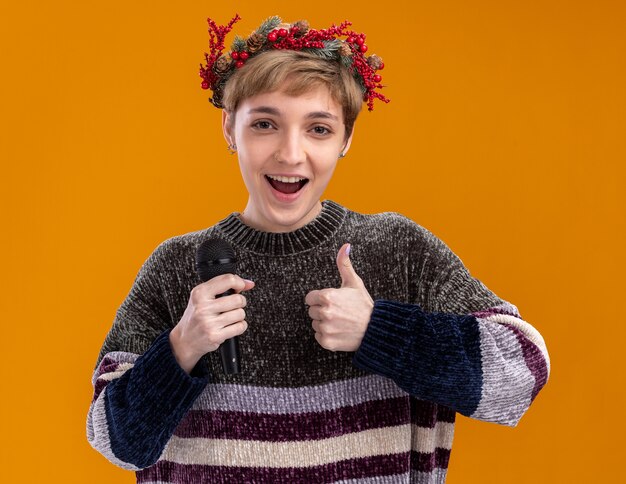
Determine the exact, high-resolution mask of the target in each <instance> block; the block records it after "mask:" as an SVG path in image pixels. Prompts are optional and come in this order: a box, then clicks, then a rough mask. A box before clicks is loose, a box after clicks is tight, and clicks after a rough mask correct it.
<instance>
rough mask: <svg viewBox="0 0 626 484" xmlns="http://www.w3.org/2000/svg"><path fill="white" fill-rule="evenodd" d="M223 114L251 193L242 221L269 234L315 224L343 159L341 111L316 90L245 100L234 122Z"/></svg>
mask: <svg viewBox="0 0 626 484" xmlns="http://www.w3.org/2000/svg"><path fill="white" fill-rule="evenodd" d="M232 121H233V120H232V118H231V117H230V115H229V114H228V112H227V111H223V116H222V127H223V130H224V137H225V138H226V141H227V143H228V144H231V143H234V144H236V145H237V154H238V157H239V167H240V169H241V175H242V177H243V181H244V184H245V185H246V188H247V189H248V193H249V197H248V204H247V206H246V208H245V210H244V211H243V213H242V214H241V218H242V220H243V221H244V222H245V223H246V224H248V225H250V226H251V227H254V228H256V229H258V230H262V231H265V232H291V231H293V230H296V229H298V228H300V227H302V226H304V225H306V224H307V223H309V222H310V221H312V220H313V219H314V218H315V217H316V216H317V215H318V214H319V212H320V210H321V209H322V204H321V202H320V198H321V196H322V193H323V192H324V190H325V189H326V186H327V185H328V183H329V181H330V179H331V177H332V175H333V172H334V170H335V166H336V164H337V160H338V158H339V155H340V154H341V153H343V154H345V153H346V151H347V150H348V148H349V146H350V142H351V141H352V135H350V137H349V138H348V139H345V126H344V122H343V114H342V107H341V105H339V104H338V103H337V102H336V101H335V100H334V99H333V98H332V96H331V95H330V92H329V90H328V88H326V87H325V86H324V85H318V86H317V87H314V88H312V89H311V90H310V91H308V92H306V93H304V94H301V95H299V96H289V95H287V94H285V93H284V92H282V91H273V92H266V93H262V94H257V95H255V96H252V97H249V98H247V99H244V100H243V101H242V102H241V103H240V105H239V107H238V108H237V111H236V113H235V116H234V122H232Z"/></svg>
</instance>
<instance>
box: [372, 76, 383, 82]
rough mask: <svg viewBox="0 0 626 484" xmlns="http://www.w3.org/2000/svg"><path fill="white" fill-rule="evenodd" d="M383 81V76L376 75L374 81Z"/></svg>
mask: <svg viewBox="0 0 626 484" xmlns="http://www.w3.org/2000/svg"><path fill="white" fill-rule="evenodd" d="M382 80H383V76H380V75H378V74H376V75H375V76H374V81H376V82H380V81H382Z"/></svg>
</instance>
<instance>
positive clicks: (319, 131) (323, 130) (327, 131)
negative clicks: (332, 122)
mask: <svg viewBox="0 0 626 484" xmlns="http://www.w3.org/2000/svg"><path fill="white" fill-rule="evenodd" d="M313 131H314V133H315V134H322V135H325V134H332V131H331V130H330V129H328V128H327V127H326V126H315V127H313Z"/></svg>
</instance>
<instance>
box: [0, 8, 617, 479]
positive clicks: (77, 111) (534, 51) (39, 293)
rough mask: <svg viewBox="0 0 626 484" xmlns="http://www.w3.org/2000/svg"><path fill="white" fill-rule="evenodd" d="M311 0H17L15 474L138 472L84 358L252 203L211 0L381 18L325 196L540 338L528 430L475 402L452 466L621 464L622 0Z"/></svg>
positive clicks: (292, 14)
mask: <svg viewBox="0 0 626 484" xmlns="http://www.w3.org/2000/svg"><path fill="white" fill-rule="evenodd" d="M216 3H219V6H215V4H216ZM296 3H299V2H276V1H263V2H259V1H256V2H243V1H239V2H236V4H235V5H236V7H234V6H231V5H233V4H231V5H229V4H228V2H208V1H204V2H199V1H186V2H179V3H175V2H171V1H168V2H165V1H150V2H147V1H143V0H141V1H136V2H122V1H119V0H112V1H108V2H68V1H56V2H45V3H44V2H10V4H9V2H3V4H2V6H1V7H0V36H1V37H2V38H1V39H0V41H1V43H2V44H1V45H2V47H1V48H0V51H1V52H2V54H1V59H2V62H1V63H0V69H2V76H1V79H0V83H1V86H0V96H1V97H2V99H1V104H0V106H1V107H0V109H1V110H2V116H0V123H1V126H0V136H1V137H2V141H1V143H0V156H1V158H2V176H1V180H2V181H1V184H2V185H1V190H0V197H2V199H1V200H0V202H1V205H0V206H1V207H2V212H3V215H2V220H3V223H2V230H3V234H2V235H3V236H2V240H1V244H2V247H0V249H1V251H2V254H3V271H2V274H3V277H2V279H1V280H2V291H1V294H2V298H3V301H2V319H3V331H2V338H1V343H0V344H1V348H0V358H2V362H1V365H0V368H1V372H2V373H1V375H0V382H1V385H2V387H1V388H2V398H0V409H1V417H2V426H1V430H0V432H2V435H1V437H2V438H1V439H0V442H1V444H0V445H2V449H1V452H0V455H1V456H2V463H1V465H2V471H1V473H0V474H1V475H2V481H3V482H11V483H17V482H63V483H87V482H89V483H110V482H128V483H130V482H134V474H133V473H132V472H128V471H123V470H121V469H118V468H116V467H115V466H113V465H112V464H110V463H109V462H108V461H106V460H105V459H104V458H103V457H102V456H101V455H99V454H98V453H97V452H95V451H94V450H92V449H91V447H90V446H89V444H88V443H87V440H86V436H85V418H86V413H87V409H88V406H89V402H90V399H91V383H90V379H91V372H92V370H93V365H94V364H95V359H96V357H97V353H98V350H99V348H100V345H101V343H102V341H103V339H104V336H105V334H106V332H107V330H108V329H109V327H110V325H111V323H112V321H113V318H114V315H115V311H116V309H117V307H118V306H119V304H121V302H122V300H123V298H124V297H125V296H126V294H127V292H128V290H129V289H130V286H131V284H132V281H133V279H134V277H135V275H136V273H137V271H138V269H139V267H140V265H141V263H142V262H143V261H144V260H145V258H146V257H147V256H148V255H149V254H150V252H151V251H152V250H153V249H154V248H155V247H156V246H157V245H158V243H159V242H161V241H163V240H164V239H166V238H168V237H171V236H173V235H177V234H182V233H186V232H190V231H194V230H199V229H202V228H205V227H208V226H210V225H212V224H214V223H216V222H217V221H219V220H220V219H221V218H223V217H225V216H226V215H227V214H228V213H230V212H231V211H235V210H242V209H243V208H244V205H245V201H246V192H245V187H244V185H243V183H242V182H241V179H240V176H239V172H238V167H237V163H236V159H235V157H231V156H229V155H228V153H227V151H226V143H225V141H224V140H223V138H222V135H221V130H220V112H219V110H217V109H215V108H213V107H212V106H211V105H210V104H209V103H208V101H207V99H208V95H209V93H208V92H207V91H202V90H201V89H200V78H199V76H198V72H197V71H198V67H199V63H200V62H201V61H202V60H203V52H204V51H205V50H206V48H207V45H208V36H207V33H206V17H207V16H211V17H213V18H214V19H216V20H217V21H218V23H225V22H227V21H228V20H229V19H230V18H231V16H232V14H233V13H234V12H235V11H237V12H239V14H240V15H241V16H242V17H243V20H242V21H241V22H240V23H239V24H238V25H237V27H238V28H237V29H236V32H238V33H241V34H242V35H246V36H247V35H248V34H249V33H250V32H251V31H252V30H253V29H254V28H255V27H257V26H258V25H259V23H260V22H261V21H262V20H263V19H264V18H266V17H267V16H269V15H272V14H278V15H280V16H282V17H283V18H284V19H285V20H289V21H294V20H297V19H300V18H307V19H309V21H310V22H311V24H312V25H313V26H314V27H318V28H322V27H327V26H329V25H330V24H331V23H332V22H336V23H339V22H340V21H342V20H344V19H346V18H347V19H350V20H351V21H352V22H353V29H354V30H357V31H362V32H366V33H367V37H368V44H369V46H370V50H369V53H377V54H379V55H380V56H382V57H383V59H384V61H385V64H386V66H385V69H384V71H382V74H383V78H384V79H383V82H384V83H385V84H386V85H387V86H388V87H387V88H386V89H385V90H384V92H385V94H386V95H387V96H388V97H389V98H391V99H392V101H391V103H390V104H388V105H383V104H382V103H377V106H376V108H375V110H374V112H373V113H368V112H367V111H364V112H363V113H362V114H361V116H360V118H359V120H358V121H357V126H356V129H357V131H356V135H355V139H354V143H353V146H352V149H351V151H350V152H349V154H348V156H347V157H346V158H345V159H344V160H342V161H341V162H340V164H339V166H338V169H337V171H336V174H335V177H334V179H333V181H332V182H331V184H330V186H329V188H328V190H327V192H326V195H325V198H330V199H333V200H336V201H338V202H340V203H342V204H344V205H346V206H348V207H349V208H351V209H353V210H357V211H361V212H380V211H387V210H393V211H397V212H401V213H404V214H405V215H407V216H409V217H411V218H412V219H413V220H415V221H416V222H418V223H420V224H421V225H423V226H425V227H426V228H428V229H429V230H431V231H433V232H434V233H435V234H436V235H438V236H439V237H440V238H441V239H442V240H444V241H445V242H446V243H447V244H448V245H449V246H450V247H451V248H452V250H454V251H455V252H456V253H457V254H458V255H459V256H460V257H461V258H462V260H463V261H464V263H465V264H466V266H467V267H468V268H470V270H471V271H472V273H473V274H474V275H475V276H476V277H478V278H479V279H481V280H482V281H483V282H484V283H485V284H486V285H487V286H488V287H490V288H491V289H492V290H494V291H495V292H496V293H497V294H498V295H500V296H501V297H503V298H505V299H507V300H509V301H511V302H513V303H514V304H516V305H517V306H518V308H519V309H520V311H521V313H522V315H523V317H524V318H525V319H526V320H528V321H529V322H530V323H532V324H533V325H534V326H535V327H536V328H537V329H538V330H539V331H540V332H541V333H542V334H543V336H544V338H545V340H546V342H547V345H548V349H549V352H550V356H551V360H552V374H551V378H550V380H549V382H548V384H547V386H546V387H545V389H544V390H543V391H542V392H541V393H540V394H539V396H538V397H537V399H536V400H535V402H534V404H533V406H532V407H531V408H530V410H529V412H528V413H527V414H526V415H525V416H524V417H523V418H522V421H521V422H520V425H519V426H518V427H517V428H515V429H511V428H507V427H503V426H499V425H496V424H490V423H485V422H479V421H474V420H471V419H468V418H466V417H462V416H460V415H459V417H458V420H457V422H458V423H457V427H456V434H455V442H454V447H453V450H452V455H451V460H450V469H449V479H448V482H449V483H450V484H458V483H472V482H476V483H530V482H533V483H536V482H543V483H561V482H563V483H570V482H617V481H618V480H619V478H620V477H621V476H623V469H622V468H621V467H620V463H621V462H620V461H621V459H620V457H622V456H623V452H624V446H623V445H622V440H623V434H624V431H625V430H626V428H625V425H624V421H623V418H622V416H621V413H622V411H623V410H624V408H626V402H625V398H624V395H625V391H624V385H625V380H624V370H625V369H626V368H625V365H624V360H623V353H624V351H623V346H624V340H625V337H626V331H625V330H624V324H623V322H624V318H623V316H622V314H623V313H622V311H618V303H619V301H622V302H623V301H624V295H623V292H624V284H623V280H624V270H625V269H626V267H625V264H624V257H623V249H624V247H626V241H625V235H624V234H625V220H626V217H625V216H624V208H625V196H624V189H623V184H624V178H625V177H624V161H625V160H626V147H625V141H624V139H625V136H624V135H625V133H626V94H625V92H626V90H625V89H624V86H626V76H625V71H626V67H625V66H626V56H625V52H626V34H625V29H624V26H625V25H626V15H625V13H626V12H625V6H624V5H625V4H624V2H622V1H621V0H615V1H608V0H604V1H594V2H590V1H572V0H562V1H553V0H530V1H524V2H522V1H511V0H504V1H502V0H500V1H496V0H493V1H487V0H473V1H467V0H454V1H442V2H409V1H405V2H393V1H385V2H368V1H364V0H359V1H353V0H342V1H341V2H336V3H335V2H331V3H330V4H329V3H325V2H314V3H313V2H308V3H305V4H304V5H302V6H296ZM383 6H384V8H383ZM231 41H232V37H229V39H228V43H227V45H229V44H230V42H231ZM355 250H358V247H355Z"/></svg>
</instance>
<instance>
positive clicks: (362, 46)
mask: <svg viewBox="0 0 626 484" xmlns="http://www.w3.org/2000/svg"><path fill="white" fill-rule="evenodd" d="M359 50H360V51H361V52H364V53H365V52H367V45H365V44H363V45H361V46H360V47H359Z"/></svg>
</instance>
